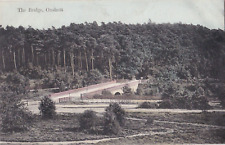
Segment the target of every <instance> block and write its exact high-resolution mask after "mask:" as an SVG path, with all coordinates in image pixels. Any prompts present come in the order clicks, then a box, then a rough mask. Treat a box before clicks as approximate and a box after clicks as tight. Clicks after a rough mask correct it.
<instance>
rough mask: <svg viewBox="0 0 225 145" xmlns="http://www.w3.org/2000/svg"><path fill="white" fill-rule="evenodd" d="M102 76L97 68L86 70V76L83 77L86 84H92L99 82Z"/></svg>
mask: <svg viewBox="0 0 225 145" xmlns="http://www.w3.org/2000/svg"><path fill="white" fill-rule="evenodd" d="M102 78H103V76H102V74H101V73H100V72H99V70H97V69H94V70H91V71H89V72H88V75H87V78H85V80H86V82H87V85H93V84H98V83H101V80H102Z"/></svg>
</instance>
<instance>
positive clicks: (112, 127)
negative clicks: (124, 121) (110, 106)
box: [104, 110, 121, 134]
mask: <svg viewBox="0 0 225 145" xmlns="http://www.w3.org/2000/svg"><path fill="white" fill-rule="evenodd" d="M120 131H121V127H120V124H119V122H118V121H117V118H116V115H115V113H114V112H112V111H111V110H107V111H106V113H105V115H104V133H105V134H118V133H119V132H120Z"/></svg>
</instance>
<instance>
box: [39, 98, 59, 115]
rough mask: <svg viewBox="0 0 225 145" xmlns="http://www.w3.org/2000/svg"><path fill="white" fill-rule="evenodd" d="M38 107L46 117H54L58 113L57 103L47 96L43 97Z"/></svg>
mask: <svg viewBox="0 0 225 145" xmlns="http://www.w3.org/2000/svg"><path fill="white" fill-rule="evenodd" d="M38 109H39V110H40V113H41V115H42V117H43V118H44V119H52V118H54V116H55V115H56V112H55V109H56V108H55V103H54V102H53V101H52V100H51V99H50V98H49V97H47V96H45V97H44V98H42V99H41V103H40V105H39V107H38Z"/></svg>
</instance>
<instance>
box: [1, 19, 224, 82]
mask: <svg viewBox="0 0 225 145" xmlns="http://www.w3.org/2000/svg"><path fill="white" fill-rule="evenodd" d="M224 34H225V33H224V31H222V30H210V29H208V28H206V27H203V26H200V25H197V26H195V25H187V24H181V23H178V24H155V23H152V22H149V23H144V24H123V23H121V22H118V23H116V22H114V23H107V24H105V23H102V24H101V25H98V24H97V23H96V22H93V23H85V24H74V23H71V24H70V26H62V27H61V28H57V29H56V28H54V27H52V28H49V29H46V30H45V29H43V30H39V29H34V28H32V27H29V28H24V27H22V26H20V27H18V28H14V27H12V26H7V27H6V28H3V27H0V54H1V56H0V68H1V69H0V70H1V71H3V72H8V71H13V70H17V71H18V70H21V69H24V68H27V67H29V66H33V67H40V68H41V69H49V68H56V69H57V68H59V67H60V68H63V69H64V70H65V72H71V73H72V75H73V76H74V75H75V72H82V71H85V72H89V71H90V70H94V69H97V70H99V71H100V72H101V73H102V74H106V75H107V76H108V77H109V78H110V79H113V78H132V77H133V76H136V77H147V76H149V75H155V76H164V77H168V78H188V77H191V78H193V77H196V78H205V77H213V78H219V79H220V80H225V79H224V75H222V74H224V73H225V48H224V47H225V45H224V43H225V35H224Z"/></svg>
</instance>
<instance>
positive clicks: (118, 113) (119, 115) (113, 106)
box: [106, 103, 126, 126]
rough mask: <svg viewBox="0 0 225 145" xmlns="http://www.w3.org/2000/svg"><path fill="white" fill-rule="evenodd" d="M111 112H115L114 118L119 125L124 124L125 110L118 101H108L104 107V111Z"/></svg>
mask: <svg viewBox="0 0 225 145" xmlns="http://www.w3.org/2000/svg"><path fill="white" fill-rule="evenodd" d="M107 111H109V112H113V113H114V114H115V117H116V118H115V119H116V120H117V121H118V122H119V124H120V126H124V125H125V115H126V113H125V110H124V109H123V108H122V107H121V106H120V105H119V104H118V103H110V104H109V106H108V107H107V108H106V112H107Z"/></svg>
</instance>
